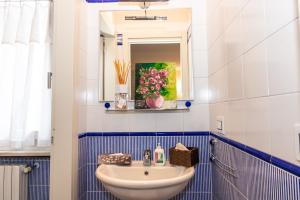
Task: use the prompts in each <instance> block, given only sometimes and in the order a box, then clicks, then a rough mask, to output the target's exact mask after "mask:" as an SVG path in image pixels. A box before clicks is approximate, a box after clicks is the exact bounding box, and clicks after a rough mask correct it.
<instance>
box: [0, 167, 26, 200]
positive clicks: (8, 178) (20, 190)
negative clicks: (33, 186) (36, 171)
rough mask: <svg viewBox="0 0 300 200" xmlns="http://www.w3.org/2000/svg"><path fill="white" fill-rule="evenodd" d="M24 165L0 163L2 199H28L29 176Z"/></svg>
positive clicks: (0, 192)
mask: <svg viewBox="0 0 300 200" xmlns="http://www.w3.org/2000/svg"><path fill="white" fill-rule="evenodd" d="M24 169H25V166H23V165H0V200H27V194H28V176H27V174H25V173H24Z"/></svg>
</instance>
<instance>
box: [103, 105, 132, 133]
mask: <svg viewBox="0 0 300 200" xmlns="http://www.w3.org/2000/svg"><path fill="white" fill-rule="evenodd" d="M102 112H103V114H102V117H101V118H99V120H101V121H102V130H103V132H129V131H131V130H132V128H133V127H132V124H130V123H129V122H130V113H113V112H108V113H106V112H105V111H103V110H102Z"/></svg>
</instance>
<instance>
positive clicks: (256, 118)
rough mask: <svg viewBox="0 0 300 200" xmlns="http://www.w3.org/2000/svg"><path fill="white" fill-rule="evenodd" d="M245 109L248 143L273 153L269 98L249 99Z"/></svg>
mask: <svg viewBox="0 0 300 200" xmlns="http://www.w3.org/2000/svg"><path fill="white" fill-rule="evenodd" d="M245 110H246V112H245V139H246V141H247V145H249V146H251V147H254V148H256V149H259V150H261V151H264V152H266V153H271V145H270V144H271V136H270V109H269V99H268V98H267V97H266V98H258V99H251V100H247V101H246V102H245Z"/></svg>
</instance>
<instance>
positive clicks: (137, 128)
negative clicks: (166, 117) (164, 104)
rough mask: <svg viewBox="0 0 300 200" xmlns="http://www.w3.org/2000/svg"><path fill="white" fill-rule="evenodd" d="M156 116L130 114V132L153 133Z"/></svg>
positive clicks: (152, 114)
mask: <svg viewBox="0 0 300 200" xmlns="http://www.w3.org/2000/svg"><path fill="white" fill-rule="evenodd" d="M155 117H156V114H154V113H146V114H144V113H130V114H129V115H128V120H129V123H128V125H130V131H132V132H155V131H156V124H155Z"/></svg>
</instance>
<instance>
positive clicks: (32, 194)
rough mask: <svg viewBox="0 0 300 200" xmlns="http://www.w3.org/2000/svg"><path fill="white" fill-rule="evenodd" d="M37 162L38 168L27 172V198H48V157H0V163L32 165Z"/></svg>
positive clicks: (43, 199)
mask: <svg viewBox="0 0 300 200" xmlns="http://www.w3.org/2000/svg"><path fill="white" fill-rule="evenodd" d="M34 163H38V164H39V168H36V169H34V170H33V171H32V172H30V173H29V174H28V187H29V188H28V200H48V199H49V184H50V181H49V176H50V158H49V157H0V165H2V164H25V165H30V166H33V164H34Z"/></svg>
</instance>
